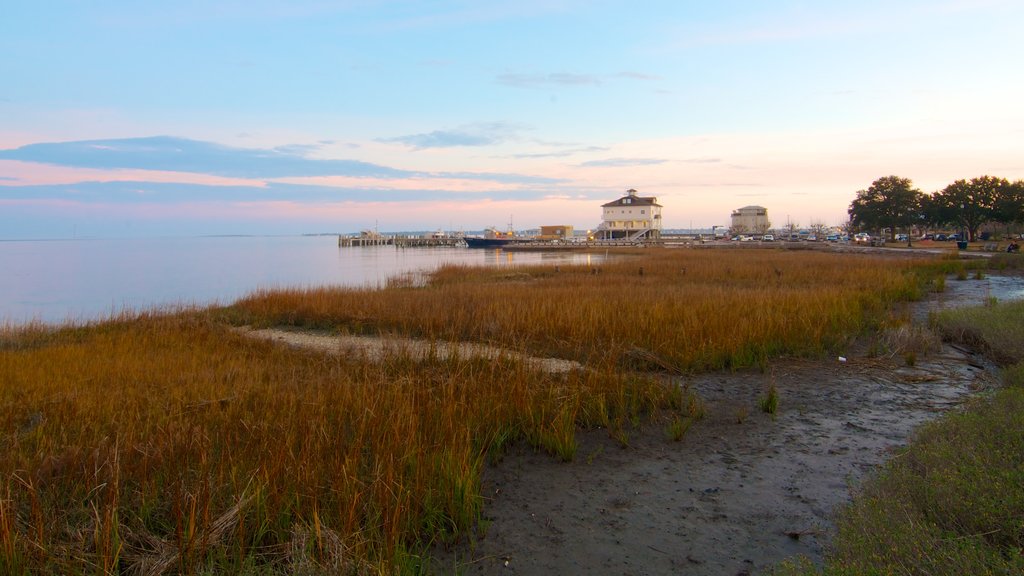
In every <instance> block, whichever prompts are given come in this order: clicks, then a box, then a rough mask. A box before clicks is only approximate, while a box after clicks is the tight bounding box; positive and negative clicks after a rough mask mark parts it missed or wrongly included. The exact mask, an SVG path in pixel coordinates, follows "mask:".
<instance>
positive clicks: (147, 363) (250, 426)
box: [0, 251, 920, 574]
mask: <svg viewBox="0 0 1024 576" xmlns="http://www.w3.org/2000/svg"><path fill="white" fill-rule="evenodd" d="M744 252H746V251H744ZM638 265H642V266H643V267H644V270H645V273H644V275H643V276H642V277H641V276H639V275H638V274H637V273H636V270H637V266H638ZM911 269H912V266H911V265H909V264H906V263H902V262H893V261H885V260H876V259H872V258H860V257H852V258H840V257H836V256H830V255H822V254H814V253H802V254H800V255H799V257H794V255H792V254H785V253H779V252H775V251H767V252H764V253H758V254H756V255H754V254H752V253H745V254H743V255H723V254H720V253H719V254H715V255H711V254H708V253H697V252H690V251H651V252H650V253H646V252H645V253H644V255H643V256H638V258H637V259H636V260H633V261H629V262H628V263H627V264H622V265H616V264H614V263H612V264H604V265H603V266H602V271H601V273H600V274H593V273H591V272H590V269H589V268H587V267H564V266H563V267H561V268H560V269H559V271H558V272H555V271H554V270H553V269H550V268H544V267H524V268H521V269H517V270H514V271H511V272H510V271H507V270H504V271H495V270H493V269H478V268H463V267H448V268H444V269H442V270H440V271H439V272H438V273H437V274H436V275H434V276H433V277H432V278H431V280H430V281H429V282H427V283H426V284H420V283H419V282H396V283H394V284H393V285H392V286H391V287H390V288H388V289H385V290H380V291H370V290H349V289H316V290H312V289H311V290H288V291H280V292H265V293H259V294H256V295H253V296H251V297H249V298H246V299H243V300H242V301H240V302H239V303H238V304H236V305H234V306H231V307H228V308H224V309H216V310H209V311H182V312H178V313H152V314H139V315H134V316H130V315H123V316H121V317H118V318H112V319H111V320H110V321H108V322H101V323H97V324H92V325H87V326H67V327H64V328H61V329H53V328H47V327H43V326H28V327H20V328H19V327H11V326H7V327H4V328H3V330H0V382H3V386H2V388H0V407H2V410H0V552H2V557H0V562H2V564H0V570H2V572H3V573H11V574H18V573H61V574H85V573H90V574H96V573H117V572H125V573H129V572H146V573H152V574H160V573H181V574H203V573H259V574H285V573H310V574H316V573H346V574H367V573H396V572H398V573H415V572H420V571H422V570H423V565H424V562H423V558H422V551H423V550H424V549H426V547H427V546H429V545H430V544H432V543H438V542H440V543H452V542H456V541H458V540H459V539H460V538H463V537H466V536H467V534H469V533H470V532H471V529H472V527H473V526H475V525H477V524H478V523H479V522H480V517H481V510H482V506H483V499H482V496H481V494H480V479H481V474H482V470H483V468H484V466H486V465H487V463H488V462H493V461H496V460H499V459H500V457H501V454H502V453H503V452H504V450H505V449H506V448H507V447H508V446H509V445H510V444H512V443H515V442H525V443H527V444H529V445H531V446H534V447H535V448H536V449H537V450H543V451H545V452H547V453H550V454H551V455H552V456H554V457H557V458H561V459H563V460H570V459H573V458H575V457H576V452H577V444H576V441H575V432H576V430H577V429H578V428H581V427H582V428H598V427H600V428H605V429H607V430H609V431H610V433H611V434H613V435H616V434H617V435H618V436H617V437H619V438H620V441H621V442H623V443H628V437H629V433H630V431H632V430H635V429H636V428H637V427H638V426H640V425H641V424H642V422H643V421H644V418H647V417H648V416H650V415H664V414H668V415H670V416H669V417H670V418H672V420H671V422H676V421H678V422H679V424H677V425H675V426H674V427H672V425H670V427H669V431H670V433H671V435H672V436H675V435H678V436H679V437H682V435H683V434H685V431H686V428H687V427H689V426H690V423H692V422H693V421H694V420H697V419H699V418H700V417H702V416H703V413H704V410H705V408H704V405H703V402H702V401H701V400H700V398H699V397H697V396H696V395H695V394H692V393H691V392H690V391H689V390H688V389H685V388H680V387H679V386H675V385H666V384H664V383H663V382H661V381H659V380H657V379H654V378H652V377H650V376H647V375H644V374H638V373H636V372H635V370H638V369H650V368H655V369H657V370H659V371H668V372H674V373H679V372H691V371H696V370H703V369H711V368H720V367H738V366H751V365H757V364H758V363H762V364H763V363H764V362H765V359H766V358H770V357H772V356H774V355H778V354H794V355H814V354H818V353H820V352H821V351H823V350H827V349H829V348H830V347H832V346H838V345H840V344H842V343H844V342H846V341H847V339H849V338H850V337H851V335H855V334H857V333H860V332H862V331H864V330H867V329H870V328H871V327H872V326H875V325H877V324H878V322H880V320H879V318H880V317H881V315H882V311H883V310H884V309H885V307H886V305H887V304H889V303H890V302H892V301H893V300H896V299H908V298H913V297H915V295H917V294H919V288H920V283H919V282H918V281H917V280H916V278H915V276H914V275H913V274H908V273H907V272H908V271H910V270H911ZM680 270H689V271H690V273H689V274H686V273H680ZM776 270H778V271H781V272H782V273H781V274H778V273H776V272H775V271H776ZM225 320H227V321H230V322H231V323H235V324H243V323H245V324H252V325H258V326H272V325H274V326H277V325H285V326H295V327H316V328H323V329H328V330H336V331H339V332H341V331H344V332H349V333H358V334H373V335H387V334H400V335H404V336H417V337H421V338H427V339H431V340H435V341H439V340H449V341H459V340H463V341H474V342H488V343H493V344H497V345H499V346H501V347H504V348H507V349H509V350H514V351H524V352H528V353H531V354H534V355H542V356H556V357H563V358H569V359H576V360H580V361H584V362H586V363H587V365H588V369H586V370H577V371H573V372H569V373H567V374H550V373H546V372H542V371H538V370H536V369H533V368H531V366H530V365H529V364H527V363H525V362H522V361H519V360H516V359H514V358H512V357H509V358H496V359H480V358H475V357H465V358H463V357H458V356H453V357H445V358H441V357H439V356H437V355H434V356H431V357H428V358H426V359H417V358H413V357H411V356H409V355H407V354H402V353H401V351H392V352H390V353H389V354H386V355H385V356H384V357H383V358H381V359H379V360H373V361H371V359H369V358H365V357H345V356H339V355H328V354H323V353H319V352H312V351H303V350H297V349H290V348H286V347H282V346H276V345H274V344H272V343H268V342H264V341H258V340H253V339H248V338H245V337H244V336H242V335H240V334H239V333H237V332H235V331H233V330H231V329H230V328H228V327H227V326H225V325H224V324H223V322H224V321H225ZM631 350H643V351H644V353H643V354H641V355H640V356H639V357H641V358H646V360H645V363H644V364H643V365H642V366H636V365H631V364H630V363H629V362H628V361H626V359H629V358H630V354H629V352H630V351H631ZM634 356H636V355H635V354H634ZM659 417H661V416H659Z"/></svg>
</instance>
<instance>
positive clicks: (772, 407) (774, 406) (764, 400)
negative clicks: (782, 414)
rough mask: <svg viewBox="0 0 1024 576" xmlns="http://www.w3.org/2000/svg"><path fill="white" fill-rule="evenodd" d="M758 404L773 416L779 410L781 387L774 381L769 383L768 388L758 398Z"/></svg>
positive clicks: (762, 409) (763, 410)
mask: <svg viewBox="0 0 1024 576" xmlns="http://www.w3.org/2000/svg"><path fill="white" fill-rule="evenodd" d="M757 406H758V408H760V409H761V411H762V412H764V413H765V414H771V415H772V416H773V417H774V416H775V414H776V413H777V412H778V411H779V389H778V388H777V387H776V386H775V382H774V381H773V382H769V383H768V388H767V389H766V390H765V392H764V395H763V396H761V397H760V398H759V399H758V401H757Z"/></svg>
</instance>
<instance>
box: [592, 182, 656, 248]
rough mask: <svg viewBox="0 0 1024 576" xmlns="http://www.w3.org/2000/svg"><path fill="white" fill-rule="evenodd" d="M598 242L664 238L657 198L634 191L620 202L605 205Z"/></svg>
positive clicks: (597, 237)
mask: <svg viewBox="0 0 1024 576" xmlns="http://www.w3.org/2000/svg"><path fill="white" fill-rule="evenodd" d="M601 209H602V214H601V225H600V226H598V227H597V231H596V232H595V234H594V236H595V238H596V239H598V240H612V239H616V240H630V241H633V240H657V239H658V238H661V204H658V199H657V198H656V197H654V196H637V195H636V190H634V189H632V188H630V189H629V190H627V191H626V195H625V196H623V197H622V198H619V199H618V200H615V201H612V202H609V203H607V204H603V205H602V206H601Z"/></svg>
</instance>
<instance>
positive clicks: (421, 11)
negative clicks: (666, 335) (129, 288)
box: [0, 0, 1024, 239]
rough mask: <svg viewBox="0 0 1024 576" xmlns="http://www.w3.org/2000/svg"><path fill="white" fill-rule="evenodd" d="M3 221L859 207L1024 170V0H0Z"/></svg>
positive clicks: (19, 235)
mask: <svg viewBox="0 0 1024 576" xmlns="http://www.w3.org/2000/svg"><path fill="white" fill-rule="evenodd" d="M0 13H2V17H0V54H3V56H2V57H0V239H42V238H73V237H142V236H174V235H207V234H302V233H327V232H357V231H359V230H363V229H378V230H380V231H382V232H386V231H406V230H430V231H433V230H439V229H442V230H453V231H458V230H466V231H468V230H480V229H482V228H484V227H486V226H497V227H499V228H505V227H507V226H509V224H511V225H512V226H514V227H515V228H518V229H526V228H536V227H539V226H541V225H555V224H570V225H573V226H574V227H575V228H576V229H578V230H585V229H591V228H594V227H596V226H597V225H598V224H599V223H600V220H601V204H603V203H605V202H609V201H612V200H615V199H617V198H619V197H621V196H622V195H624V194H625V191H626V190H627V189H629V188H635V189H637V190H638V193H639V194H640V195H641V196H655V197H657V198H658V202H659V203H660V204H661V205H662V206H663V218H664V226H665V227H666V228H683V229H686V228H698V227H700V228H710V227H711V226H716V225H718V226H723V225H725V226H727V225H728V224H729V215H730V213H731V211H732V210H734V209H736V208H740V207H742V206H747V205H760V206H764V207H766V208H767V209H768V213H769V216H770V218H771V219H772V222H773V223H774V224H775V225H777V226H782V225H785V224H786V223H793V224H796V225H799V226H810V225H812V224H817V223H822V224H826V225H835V224H839V223H841V222H842V221H844V220H845V219H846V215H847V209H848V208H849V205H850V202H851V201H852V200H853V198H854V197H855V196H856V192H857V191H858V190H862V189H865V188H867V187H868V186H870V184H871V182H872V181H873V180H875V179H877V178H880V177H882V176H888V175H898V176H902V177H907V178H910V179H912V180H913V182H914V184H915V185H916V186H917V187H918V188H920V189H921V190H923V191H925V192H932V191H935V190H939V189H942V188H943V187H945V186H946V185H948V184H950V183H951V182H953V181H954V180H957V179H961V178H973V177H976V176H981V175H993V176H998V177H1004V178H1008V179H1011V180H1016V179H1021V178H1024V105H1022V102H1024V100H1022V99H1021V94H1022V93H1024V74H1022V73H1021V62H1024V35H1021V34H1020V33H1019V23H1020V22H1021V21H1024V2H1021V1H1020V0H1005V1H1002V0H927V1H925V0H922V1H917V0H884V1H882V0H857V1H855V2H854V1H846V0H834V1H830V2H820V1H798V0H793V1H781V0H764V1H741V0H722V1H716V2H706V1H699V2H698V1H690V0H671V1H660V0H651V1H644V0H640V1H637V0H633V1H630V2H626V1H617V0H590V1H585V0H516V1H515V2H511V1H501V2H499V1H491V0H439V1H411V0H409V1H404V0H396V1H391V0H334V1H326V0H291V1H285V0H281V1H278V0H230V1H228V0H224V1H217V0H176V1H166V2H164V1H157V0H153V1H145V2H139V1H137V0H131V1H127V0H93V1H88V2H86V1H84V0H45V1H38V2H29V1H25V0H0Z"/></svg>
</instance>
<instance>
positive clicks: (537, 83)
mask: <svg viewBox="0 0 1024 576" xmlns="http://www.w3.org/2000/svg"><path fill="white" fill-rule="evenodd" d="M616 79H625V80H643V81H649V80H658V79H659V78H658V77H657V76H652V75H650V74H644V73H642V72H634V71H624V72H617V73H615V74H579V73H575V72H551V73H546V74H545V73H509V74H501V75H499V76H498V77H497V80H498V82H499V83H500V84H505V85H506V86H514V87H516V88H546V87H551V86H600V85H602V84H604V83H605V82H607V81H609V80H616Z"/></svg>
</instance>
